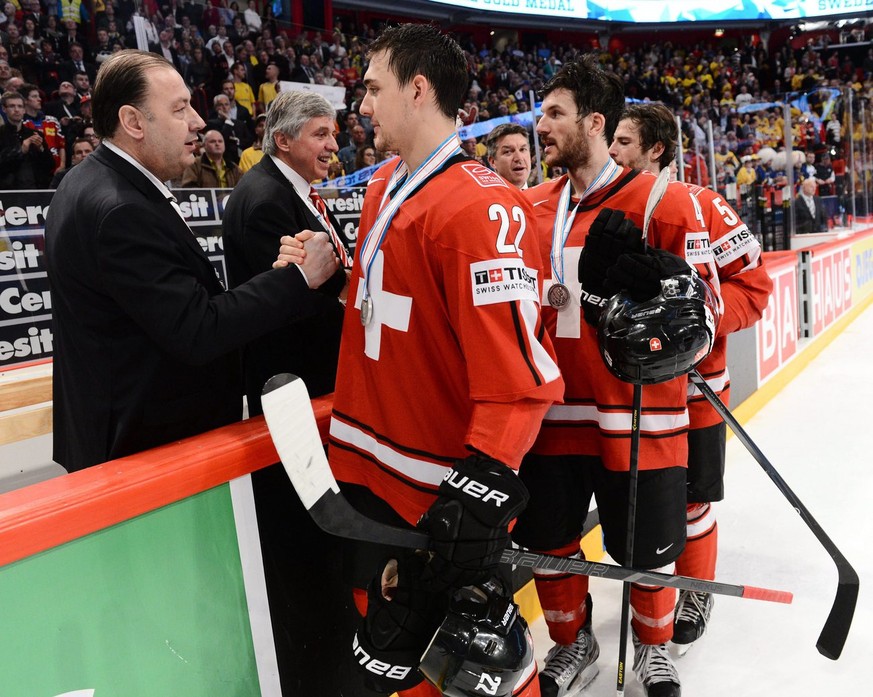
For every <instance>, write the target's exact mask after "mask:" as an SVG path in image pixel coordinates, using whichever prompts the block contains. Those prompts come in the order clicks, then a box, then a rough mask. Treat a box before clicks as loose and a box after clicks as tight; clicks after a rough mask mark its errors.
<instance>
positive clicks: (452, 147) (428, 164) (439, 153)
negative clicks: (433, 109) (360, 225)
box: [360, 133, 461, 301]
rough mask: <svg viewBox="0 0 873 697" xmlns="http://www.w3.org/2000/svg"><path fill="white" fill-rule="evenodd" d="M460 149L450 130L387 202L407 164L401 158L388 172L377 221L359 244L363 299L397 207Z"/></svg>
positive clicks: (456, 137) (459, 143)
mask: <svg viewBox="0 0 873 697" xmlns="http://www.w3.org/2000/svg"><path fill="white" fill-rule="evenodd" d="M460 152H461V141H460V140H459V139H458V134H457V133H452V135H450V136H449V137H448V138H446V139H445V140H444V141H443V142H442V143H440V145H438V146H437V148H436V150H434V151H433V152H432V153H430V155H428V156H427V157H426V158H425V160H424V162H422V163H421V164H420V165H419V166H418V168H417V169H416V170H415V171H414V172H413V173H412V175H411V176H409V177H408V178H407V179H406V181H405V182H403V185H402V186H401V187H400V190H399V191H398V192H397V194H396V195H395V196H394V197H393V198H391V200H390V202H388V203H387V205H386V201H388V197H389V195H390V192H391V191H393V189H394V187H395V186H396V185H397V183H398V182H400V180H401V179H403V177H405V176H406V175H407V174H408V172H409V169H408V168H407V166H406V163H405V162H403V161H401V162H400V164H399V165H398V166H397V169H395V170H394V174H392V175H391V179H390V181H389V182H388V186H387V187H386V188H385V193H384V194H382V201H381V203H380V204H379V214H378V215H377V216H376V221H375V222H374V223H373V227H371V228H370V229H369V231H368V232H367V234H366V236H365V237H364V242H363V244H362V245H361V257H360V260H361V268H362V269H363V275H364V291H363V300H364V301H366V300H367V299H368V298H369V297H370V286H369V281H370V270H371V268H372V266H373V260H374V259H375V258H376V254H377V253H378V252H379V248H380V247H381V246H382V242H383V241H384V240H385V234H386V233H387V232H388V228H389V227H390V226H391V221H392V220H393V219H394V215H395V214H396V213H397V209H398V208H400V206H401V204H403V202H404V201H405V200H406V198H407V197H408V196H409V194H411V193H412V192H413V191H415V189H416V188H417V187H418V186H419V184H421V183H422V182H423V181H424V180H425V179H427V178H428V177H429V176H430V175H432V174H433V173H434V172H436V171H438V170H439V169H441V168H442V167H443V165H445V163H446V162H448V160H450V159H451V158H452V157H454V156H455V155H458V154H459V153H460Z"/></svg>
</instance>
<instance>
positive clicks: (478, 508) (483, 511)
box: [418, 454, 528, 590]
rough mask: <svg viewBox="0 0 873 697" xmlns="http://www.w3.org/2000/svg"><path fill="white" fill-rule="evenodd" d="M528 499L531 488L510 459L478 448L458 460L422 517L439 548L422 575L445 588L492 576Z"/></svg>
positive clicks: (435, 547)
mask: <svg viewBox="0 0 873 697" xmlns="http://www.w3.org/2000/svg"><path fill="white" fill-rule="evenodd" d="M527 500H528V493H527V488H526V487H525V486H524V484H522V482H521V480H520V479H519V478H518V476H517V475H516V474H515V472H513V471H512V470H511V469H510V468H509V467H507V466H506V465H504V464H502V463H500V462H497V460H492V459H491V458H490V457H486V456H485V455H479V454H477V455H471V456H470V457H468V458H466V459H464V460H458V461H457V462H456V463H455V466H454V467H453V468H452V469H451V470H449V471H448V472H447V473H446V476H445V478H444V479H443V482H442V484H440V489H439V498H437V500H436V501H434V503H433V505H432V506H431V507H430V509H428V511H427V512H426V513H425V514H424V515H423V516H422V518H421V520H420V521H419V522H418V527H420V528H421V529H423V530H426V531H427V532H428V533H429V534H430V536H431V539H432V545H431V550H432V551H433V553H434V554H433V557H432V558H431V560H430V563H429V564H428V565H427V568H426V569H425V570H424V573H423V574H422V580H423V581H425V583H427V584H429V587H431V588H433V589H434V590H445V589H454V588H461V587H462V586H466V585H469V584H471V583H476V582H477V581H481V580H482V579H484V578H487V577H488V576H490V575H491V572H492V571H493V570H494V568H495V567H496V566H497V564H498V563H499V562H500V556H501V553H502V552H503V550H504V549H505V548H506V546H507V545H508V544H509V532H508V529H509V523H510V521H512V520H513V519H514V518H515V517H516V516H518V514H519V513H521V511H522V510H524V507H525V506H526V505H527Z"/></svg>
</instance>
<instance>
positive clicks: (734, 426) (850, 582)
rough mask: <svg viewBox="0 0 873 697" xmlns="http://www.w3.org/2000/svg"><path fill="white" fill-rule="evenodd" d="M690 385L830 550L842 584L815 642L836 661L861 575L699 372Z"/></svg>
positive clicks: (846, 632)
mask: <svg viewBox="0 0 873 697" xmlns="http://www.w3.org/2000/svg"><path fill="white" fill-rule="evenodd" d="M689 377H690V379H691V382H693V383H694V385H695V386H696V387H697V389H698V390H700V392H701V393H702V394H703V396H704V397H706V399H707V401H708V402H709V403H710V404H711V405H712V408H713V409H715V411H716V412H718V415H719V416H720V417H721V418H722V419H723V420H724V422H725V423H726V424H727V425H728V426H730V428H731V430H732V431H733V432H734V434H735V435H736V437H737V438H738V439H739V440H740V442H741V443H742V444H743V445H744V446H745V447H746V450H748V451H749V453H750V454H751V455H752V457H754V458H755V460H756V461H757V462H758V464H759V465H761V467H762V468H763V470H764V471H765V472H766V473H767V476H768V477H770V479H771V480H772V481H773V483H774V484H775V485H776V488H777V489H779V491H780V492H781V493H782V495H783V496H784V497H785V498H786V499H788V502H789V503H790V504H791V506H792V507H793V508H794V510H795V511H797V514H798V515H799V516H800V517H801V518H802V519H803V522H804V523H806V526H807V527H808V528H809V529H810V530H811V531H812V533H813V535H815V537H816V539H817V540H818V541H819V542H820V543H821V544H822V546H823V547H824V548H825V549H826V550H827V552H828V554H830V555H831V558H832V559H833V560H834V562H835V563H836V565H837V573H838V576H839V583H838V586H837V595H836V597H835V598H834V604H833V606H832V607H831V611H830V613H829V614H828V617H827V620H826V621H825V625H824V628H823V629H822V631H821V634H820V635H819V637H818V641H817V642H816V648H817V649H818V651H819V653H821V654H822V655H823V656H826V657H827V658H830V659H831V660H834V661H835V660H837V659H838V658H839V657H840V654H841V653H842V651H843V645H844V644H845V643H846V637H847V636H848V634H849V629H850V627H851V626H852V617H853V616H854V614H855V604H856V602H857V600H858V587H859V579H858V573H857V572H856V571H855V569H854V568H853V567H852V565H851V564H850V563H849V561H848V560H847V559H846V558H845V557H844V556H843V554H842V552H840V550H839V549H838V548H837V546H836V545H835V544H834V543H833V541H832V540H831V538H830V537H828V535H827V533H825V531H824V530H823V529H822V527H821V525H819V524H818V522H817V521H816V520H815V518H813V517H812V514H811V513H810V512H809V510H808V509H807V508H806V506H804V505H803V502H802V501H801V500H800V499H799V498H798V497H797V494H795V493H794V492H793V491H792V490H791V488H790V487H789V486H788V484H787V483H786V482H785V480H784V479H783V478H782V476H781V475H780V474H779V472H777V471H776V468H775V467H773V465H772V464H771V463H770V461H769V460H768V459H767V458H766V457H765V456H764V453H762V452H761V450H760V448H758V446H757V445H755V443H754V441H752V439H751V438H750V437H749V434H748V433H746V431H745V430H744V429H743V427H742V426H740V424H739V422H738V421H737V420H736V418H735V417H734V415H733V414H732V413H731V412H730V410H729V409H728V408H727V406H725V404H724V402H722V401H721V399H719V397H718V395H717V394H716V393H715V391H714V390H713V389H712V388H711V387H710V386H709V384H707V382H706V380H705V379H704V378H703V376H701V374H700V373H699V372H697V371H696V370H693V371H691V373H690V374H689Z"/></svg>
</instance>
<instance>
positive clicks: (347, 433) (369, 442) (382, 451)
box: [330, 417, 447, 487]
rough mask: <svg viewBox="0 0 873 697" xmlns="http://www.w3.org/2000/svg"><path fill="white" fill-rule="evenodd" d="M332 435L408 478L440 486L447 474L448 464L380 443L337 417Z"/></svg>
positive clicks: (331, 424) (334, 420)
mask: <svg viewBox="0 0 873 697" xmlns="http://www.w3.org/2000/svg"><path fill="white" fill-rule="evenodd" d="M330 435H331V436H332V437H333V438H336V439H337V440H338V441H340V442H342V443H347V444H348V445H351V446H353V447H355V448H357V449H358V450H363V451H364V452H366V453H369V454H370V455H372V456H373V457H374V458H376V460H378V461H379V462H381V463H382V464H383V465H387V466H388V467H390V468H391V469H393V470H395V471H396V472H398V473H400V474H402V475H403V476H404V477H406V478H407V479H412V480H414V481H416V482H420V483H422V484H427V485H429V486H433V487H438V486H439V485H440V482H442V481H443V477H445V475H446V469H447V466H446V465H439V464H436V463H434V462H429V461H427V460H420V459H418V458H415V457H410V456H409V455H404V454H402V453H399V452H397V451H396V450H394V449H393V448H391V447H390V446H388V445H385V444H384V443H380V442H379V441H378V440H376V438H374V437H373V436H372V435H370V434H369V433H366V432H365V431H362V430H361V429H360V428H357V427H355V426H350V425H349V424H347V423H344V422H342V421H339V420H338V419H337V418H336V417H332V418H331V420H330Z"/></svg>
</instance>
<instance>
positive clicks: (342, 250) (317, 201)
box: [309, 186, 352, 269]
mask: <svg viewBox="0 0 873 697" xmlns="http://www.w3.org/2000/svg"><path fill="white" fill-rule="evenodd" d="M309 200H310V201H312V205H313V206H315V210H317V211H318V214H319V215H320V216H321V221H322V223H323V224H324V226H325V227H326V228H327V232H328V234H329V235H330V238H331V240H333V246H334V247H336V253H337V255H338V256H339V260H340V263H341V264H342V265H343V268H345V269H349V268H351V266H352V265H351V261H350V260H349V253H348V252H347V251H346V246H345V245H344V244H343V243H342V240H340V238H339V235H338V234H337V232H336V230H334V229H333V225H332V224H331V222H330V218H329V217H328V215H327V206H326V205H325V203H324V201H323V200H322V198H321V196H319V195H318V192H317V191H316V190H315V188H314V187H311V186H310V187H309Z"/></svg>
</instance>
